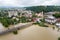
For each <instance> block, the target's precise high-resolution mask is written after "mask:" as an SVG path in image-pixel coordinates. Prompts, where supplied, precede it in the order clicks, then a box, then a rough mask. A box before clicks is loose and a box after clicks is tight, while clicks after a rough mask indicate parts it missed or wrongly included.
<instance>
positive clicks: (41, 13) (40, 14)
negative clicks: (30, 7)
mask: <svg viewBox="0 0 60 40" xmlns="http://www.w3.org/2000/svg"><path fill="white" fill-rule="evenodd" d="M36 15H37V16H38V17H41V18H43V17H44V15H43V11H42V12H40V13H36Z"/></svg>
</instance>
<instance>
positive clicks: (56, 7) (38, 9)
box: [25, 6, 60, 12]
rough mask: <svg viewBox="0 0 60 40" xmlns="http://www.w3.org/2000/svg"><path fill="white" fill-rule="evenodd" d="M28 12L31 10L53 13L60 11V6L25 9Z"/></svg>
mask: <svg viewBox="0 0 60 40" xmlns="http://www.w3.org/2000/svg"><path fill="white" fill-rule="evenodd" d="M25 8H26V10H31V11H34V12H41V11H44V12H51V11H60V6H32V7H25Z"/></svg>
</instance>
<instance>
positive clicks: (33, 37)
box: [0, 25, 60, 40]
mask: <svg viewBox="0 0 60 40" xmlns="http://www.w3.org/2000/svg"><path fill="white" fill-rule="evenodd" d="M58 37H60V32H58V31H57V30H53V29H52V28H46V27H39V26H38V25H32V26H30V27H27V28H25V29H21V30H19V31H18V34H17V35H14V34H13V33H9V34H6V35H2V36H0V40H57V38H58Z"/></svg>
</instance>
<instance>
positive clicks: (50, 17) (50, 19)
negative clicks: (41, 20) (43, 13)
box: [45, 16, 56, 24]
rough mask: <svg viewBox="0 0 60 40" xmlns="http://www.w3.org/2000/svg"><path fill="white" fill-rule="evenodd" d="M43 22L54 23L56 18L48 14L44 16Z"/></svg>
mask: <svg viewBox="0 0 60 40" xmlns="http://www.w3.org/2000/svg"><path fill="white" fill-rule="evenodd" d="M45 22H47V23H50V24H54V23H55V22H56V18H55V17H54V16H48V17H46V18H45Z"/></svg>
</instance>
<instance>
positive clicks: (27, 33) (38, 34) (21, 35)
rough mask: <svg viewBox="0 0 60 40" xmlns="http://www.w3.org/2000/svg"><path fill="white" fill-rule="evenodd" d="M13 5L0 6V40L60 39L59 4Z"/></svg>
mask: <svg viewBox="0 0 60 40" xmlns="http://www.w3.org/2000/svg"><path fill="white" fill-rule="evenodd" d="M15 1H16V0H15ZM53 1H54V0H53ZM4 2H6V0H5V1H4ZM10 2H11V5H13V2H12V1H8V2H7V3H8V4H9V3H10ZM24 2H25V1H24ZM7 3H6V4H7ZM15 3H20V1H19V2H18V1H16V2H14V4H15ZM0 4H2V3H0ZM8 4H7V5H8ZM24 4H25V3H24ZM15 5H16V6H10V5H9V6H4V7H1V6H0V40H60V6H56V5H53V6H47V5H43V6H42V5H41V6H40V5H37V6H22V7H20V6H18V5H17V4H15Z"/></svg>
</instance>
